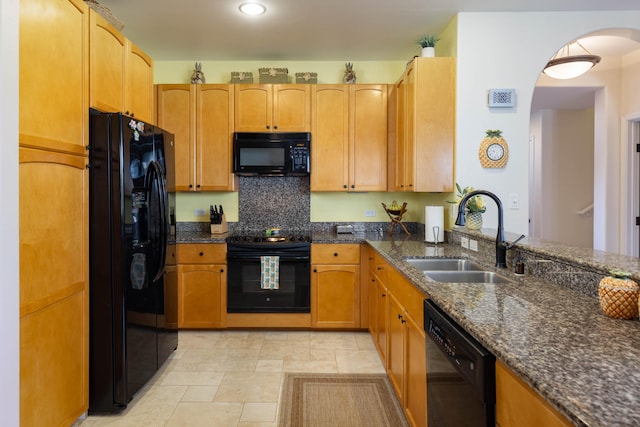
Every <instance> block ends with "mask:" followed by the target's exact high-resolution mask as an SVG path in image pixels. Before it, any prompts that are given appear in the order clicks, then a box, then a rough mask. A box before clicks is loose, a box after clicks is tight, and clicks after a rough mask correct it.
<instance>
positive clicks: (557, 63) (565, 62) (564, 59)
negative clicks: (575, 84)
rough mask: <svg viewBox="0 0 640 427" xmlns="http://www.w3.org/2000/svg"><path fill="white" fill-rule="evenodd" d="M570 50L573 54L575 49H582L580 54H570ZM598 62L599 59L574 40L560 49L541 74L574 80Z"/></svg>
mask: <svg viewBox="0 0 640 427" xmlns="http://www.w3.org/2000/svg"><path fill="white" fill-rule="evenodd" d="M571 48H574V52H575V50H576V49H577V48H579V49H582V52H580V51H578V54H575V53H573V54H572V52H571V51H570V49H571ZM598 62H600V57H599V56H597V55H592V54H591V52H589V51H588V50H587V49H585V47H584V46H582V44H580V42H579V41H577V40H576V41H575V42H571V43H569V44H567V45H565V46H564V47H563V48H562V49H560V50H559V51H558V52H557V53H556V54H555V55H554V56H553V58H551V60H550V61H549V62H548V63H547V66H546V67H544V70H543V71H542V72H543V73H545V74H546V75H547V76H549V77H552V78H554V79H560V80H567V79H574V78H576V77H578V76H581V75H583V74H584V73H586V72H587V71H589V70H590V69H591V68H592V67H593V66H595V65H596V64H597V63H598Z"/></svg>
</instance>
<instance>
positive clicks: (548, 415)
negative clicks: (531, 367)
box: [496, 360, 573, 427]
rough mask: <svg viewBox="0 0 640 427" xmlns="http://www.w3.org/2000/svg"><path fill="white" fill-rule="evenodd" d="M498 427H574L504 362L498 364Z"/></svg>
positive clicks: (497, 362)
mask: <svg viewBox="0 0 640 427" xmlns="http://www.w3.org/2000/svg"><path fill="white" fill-rule="evenodd" d="M496 425H498V426H500V427H516V426H517V427H534V426H545V427H567V426H571V425H573V424H572V423H570V422H569V420H567V418H566V417H565V416H564V415H562V414H561V413H560V412H558V410H557V409H555V408H554V407H552V406H551V405H550V404H549V403H548V402H547V401H545V400H544V399H543V398H542V397H541V396H540V395H539V394H538V393H536V392H535V391H534V390H533V389H532V388H531V387H530V386H529V385H527V384H526V383H525V382H524V381H522V379H520V378H519V377H518V376H517V375H516V374H515V373H514V372H513V371H511V370H510V369H509V368H508V367H507V366H506V365H505V364H504V363H502V362H501V361H499V360H498V361H496Z"/></svg>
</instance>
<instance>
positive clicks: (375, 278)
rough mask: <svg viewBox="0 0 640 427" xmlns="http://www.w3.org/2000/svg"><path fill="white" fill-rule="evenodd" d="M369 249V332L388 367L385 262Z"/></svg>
mask: <svg viewBox="0 0 640 427" xmlns="http://www.w3.org/2000/svg"><path fill="white" fill-rule="evenodd" d="M367 250H368V251H369V332H370V333H371V336H372V337H373V342H374V344H375V345H376V349H377V350H378V354H380V358H381V359H382V361H383V363H385V367H386V360H387V318H388V317H389V315H388V303H387V295H388V293H389V291H388V290H387V288H386V286H385V285H384V281H385V280H386V270H385V262H384V261H383V260H382V259H381V258H380V256H379V255H378V254H377V253H376V251H375V250H374V249H373V248H372V247H370V246H369V247H368V248H367Z"/></svg>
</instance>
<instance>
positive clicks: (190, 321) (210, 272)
mask: <svg viewBox="0 0 640 427" xmlns="http://www.w3.org/2000/svg"><path fill="white" fill-rule="evenodd" d="M226 251H227V248H226V244H179V245H178V248H177V259H178V266H177V281H178V327H179V328H194V329H198V328H200V329H213V328H225V327H226V324H227V264H226Z"/></svg>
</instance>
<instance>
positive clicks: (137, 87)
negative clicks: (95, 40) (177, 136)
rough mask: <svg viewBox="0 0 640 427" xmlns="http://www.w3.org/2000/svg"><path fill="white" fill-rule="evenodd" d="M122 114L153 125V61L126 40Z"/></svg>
mask: <svg viewBox="0 0 640 427" xmlns="http://www.w3.org/2000/svg"><path fill="white" fill-rule="evenodd" d="M125 64H126V66H125V70H126V75H125V82H124V83H125V85H124V88H125V91H124V112H125V113H126V114H129V115H133V116H135V117H136V118H138V119H140V120H143V121H145V122H147V123H154V122H155V121H154V118H155V114H154V101H155V98H154V94H153V60H152V59H151V57H150V56H149V55H147V54H146V53H144V52H143V51H142V50H141V49H140V48H139V47H138V46H136V45H135V44H134V43H133V42H131V41H130V40H127V57H126V63H125Z"/></svg>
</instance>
